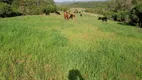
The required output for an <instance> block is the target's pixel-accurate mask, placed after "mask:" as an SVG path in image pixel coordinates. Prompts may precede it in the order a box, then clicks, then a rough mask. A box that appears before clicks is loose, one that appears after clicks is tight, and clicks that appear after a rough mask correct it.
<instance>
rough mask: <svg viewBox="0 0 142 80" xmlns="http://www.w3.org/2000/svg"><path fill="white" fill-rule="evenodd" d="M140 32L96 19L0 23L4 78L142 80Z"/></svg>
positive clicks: (0, 76)
mask: <svg viewBox="0 0 142 80" xmlns="http://www.w3.org/2000/svg"><path fill="white" fill-rule="evenodd" d="M141 59H142V29H141V28H138V27H133V26H128V25H123V24H122V23H118V22H113V21H108V22H107V23H103V22H102V21H98V20H97V18H96V17H95V16H89V15H83V17H80V16H78V15H76V18H75V19H73V20H64V19H63V15H61V16H58V15H52V14H51V15H50V16H44V15H39V16H37V15H33V16H21V17H14V18H4V19H0V80H78V79H80V80H141V79H142V60H141Z"/></svg>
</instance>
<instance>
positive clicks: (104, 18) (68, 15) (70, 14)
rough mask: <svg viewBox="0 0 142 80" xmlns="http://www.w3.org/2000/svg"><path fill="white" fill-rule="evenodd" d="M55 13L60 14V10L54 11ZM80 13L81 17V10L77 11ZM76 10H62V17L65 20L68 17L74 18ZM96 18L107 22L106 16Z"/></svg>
mask: <svg viewBox="0 0 142 80" xmlns="http://www.w3.org/2000/svg"><path fill="white" fill-rule="evenodd" d="M55 13H56V14H57V15H61V14H60V12H58V11H56V12H55ZM77 13H79V14H80V16H81V17H82V13H81V12H77ZM75 14H76V12H74V13H71V12H70V11H64V19H65V20H69V19H73V18H75V17H76V16H75ZM98 20H102V22H107V20H108V18H107V17H98Z"/></svg>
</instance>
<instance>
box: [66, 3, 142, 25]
mask: <svg viewBox="0 0 142 80" xmlns="http://www.w3.org/2000/svg"><path fill="white" fill-rule="evenodd" d="M64 6H66V7H68V8H72V7H82V8H85V9H86V10H85V11H86V12H91V13H97V14H103V15H104V16H106V17H107V18H109V19H111V20H114V21H119V22H124V23H126V24H130V25H135V26H140V27H142V0H106V1H94V2H76V3H71V4H68V5H66V4H65V5H64Z"/></svg>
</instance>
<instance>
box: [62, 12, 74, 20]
mask: <svg viewBox="0 0 142 80" xmlns="http://www.w3.org/2000/svg"><path fill="white" fill-rule="evenodd" d="M73 18H75V14H73V13H70V12H67V11H64V19H66V20H69V19H73Z"/></svg>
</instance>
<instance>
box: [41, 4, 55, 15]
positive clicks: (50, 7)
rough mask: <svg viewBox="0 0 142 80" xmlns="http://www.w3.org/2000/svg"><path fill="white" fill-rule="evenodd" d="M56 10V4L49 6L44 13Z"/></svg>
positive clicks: (47, 13)
mask: <svg viewBox="0 0 142 80" xmlns="http://www.w3.org/2000/svg"><path fill="white" fill-rule="evenodd" d="M55 11H56V7H55V6H52V5H50V6H48V7H46V8H45V9H43V13H45V14H46V15H50V13H53V12H55Z"/></svg>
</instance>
